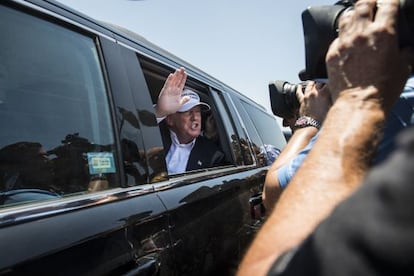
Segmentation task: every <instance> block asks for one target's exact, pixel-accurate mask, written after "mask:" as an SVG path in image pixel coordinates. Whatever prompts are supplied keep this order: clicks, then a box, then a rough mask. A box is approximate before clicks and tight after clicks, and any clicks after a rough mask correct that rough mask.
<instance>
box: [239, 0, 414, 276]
mask: <svg viewBox="0 0 414 276" xmlns="http://www.w3.org/2000/svg"><path fill="white" fill-rule="evenodd" d="M398 4H399V1H398V0H388V1H387V0H383V1H382V4H381V6H379V7H378V9H377V14H376V16H375V20H372V18H373V11H374V8H375V1H374V0H360V1H358V2H357V4H356V6H355V9H354V11H353V12H349V13H348V15H347V17H346V18H345V20H341V23H340V32H339V38H338V39H336V40H335V41H334V43H333V44H332V45H331V47H330V49H329V52H328V55H327V67H328V76H329V82H330V90H331V95H332V96H333V99H336V101H335V103H334V105H333V107H332V108H331V109H330V111H329V113H328V116H327V118H326V120H325V123H324V126H323V128H322V130H321V133H320V135H319V138H318V140H317V141H316V143H315V146H314V148H313V150H312V151H311V152H310V154H309V156H308V158H307V159H306V160H305V161H304V163H303V165H302V167H301V168H300V169H299V171H298V172H297V174H296V175H295V177H294V178H293V180H292V181H291V183H290V184H289V186H288V187H287V189H286V191H284V192H283V194H282V196H281V197H280V199H279V201H278V204H277V205H276V207H275V209H274V211H273V212H272V214H271V216H270V217H269V219H268V220H267V221H266V223H265V225H264V226H263V228H262V229H261V231H260V232H259V234H258V236H257V237H256V239H255V241H254V242H253V244H252V246H251V248H250V249H249V251H248V252H247V254H246V256H245V258H244V260H243V262H242V264H241V267H240V271H239V275H265V274H266V273H267V272H268V270H269V268H270V266H271V265H272V263H273V262H274V261H275V260H276V259H277V258H278V257H279V256H280V255H281V254H282V253H283V252H285V251H287V250H289V249H291V248H293V247H295V246H298V245H299V244H300V243H301V242H302V241H303V239H304V238H305V237H306V236H308V235H309V234H310V233H311V232H312V231H313V230H314V229H315V227H316V226H317V225H318V223H319V222H320V221H321V220H323V219H325V218H326V217H327V216H328V215H329V214H330V212H331V211H332V210H333V208H334V207H335V206H336V205H337V204H338V203H339V202H340V201H342V200H343V199H344V198H346V197H348V196H349V195H350V194H351V193H352V192H353V191H354V190H355V189H356V188H357V187H358V186H359V185H360V183H361V182H362V180H363V178H364V176H365V173H366V171H367V168H368V167H369V164H370V161H371V159H372V156H373V153H374V150H375V147H376V145H377V143H378V140H379V136H380V134H381V128H382V124H383V122H384V118H385V115H386V114H387V113H388V112H389V110H390V109H391V107H392V105H393V104H394V102H395V100H396V99H397V97H398V96H399V94H400V92H401V91H402V88H403V86H404V82H405V80H406V77H407V76H408V71H409V70H408V69H407V68H408V66H407V60H410V59H409V58H408V56H405V55H404V53H403V52H401V51H400V50H399V48H398V43H397V35H396V34H395V32H396V31H395V28H396V27H395V25H396V14H397V11H398ZM355 45H357V46H355ZM373 49H375V50H373ZM411 60H412V59H411ZM327 246H328V245H327Z"/></svg>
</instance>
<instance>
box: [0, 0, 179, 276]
mask: <svg viewBox="0 0 414 276" xmlns="http://www.w3.org/2000/svg"><path fill="white" fill-rule="evenodd" d="M36 3H37V5H36V4H33V3H31V4H28V3H25V2H22V1H19V2H18V3H17V2H14V1H2V2H1V3H0V14H1V16H0V35H1V36H2V37H7V40H3V41H2V42H1V43H0V56H1V61H2V62H1V66H0V67H1V68H0V69H1V70H0V71H1V72H2V73H1V75H0V80H1V81H0V82H1V84H2V87H1V91H0V95H1V103H0V115H1V116H0V120H1V126H2V132H1V134H0V163H1V168H0V170H1V171H0V176H1V180H0V204H1V206H0V245H1V248H2V249H3V250H2V253H0V273H1V274H14V275H105V274H117V275H119V274H123V273H131V274H139V273H144V274H146V275H153V274H157V273H159V272H160V271H161V270H162V269H164V267H166V266H168V265H170V264H172V262H171V261H170V260H169V258H170V254H169V253H168V252H169V250H170V248H171V246H170V245H171V243H170V236H169V221H168V216H167V213H166V208H165V206H164V205H163V204H162V202H161V200H160V199H159V197H158V195H157V194H156V193H155V191H154V188H153V186H152V185H150V184H148V183H147V179H148V173H147V172H148V168H147V167H146V162H147V161H146V160H145V159H142V158H141V157H142V155H145V149H144V147H143V145H142V140H143V138H142V133H141V129H140V128H139V126H137V125H136V124H135V121H134V120H133V119H130V117H127V118H128V119H127V118H126V117H125V116H128V115H130V116H132V117H134V116H136V117H137V118H139V116H138V114H137V110H136V108H135V106H134V105H131V103H133V100H132V94H131V89H130V84H129V83H128V79H127V78H125V75H123V74H122V72H125V71H126V70H125V68H124V65H123V63H122V60H121V57H120V52H119V49H118V48H117V45H116V41H115V40H114V39H113V38H112V34H111V33H110V32H107V31H105V29H104V28H103V27H102V26H98V25H96V24H94V23H92V22H90V20H86V19H85V18H82V17H81V16H79V15H76V14H75V13H74V12H73V11H68V10H66V9H60V8H59V7H58V6H57V5H56V6H55V5H54V4H53V5H52V4H50V3H46V2H43V1H36ZM84 24H87V25H84ZM154 120H155V118H154ZM123 141H126V142H125V143H123ZM135 150H136V151H135ZM164 270H165V269H164Z"/></svg>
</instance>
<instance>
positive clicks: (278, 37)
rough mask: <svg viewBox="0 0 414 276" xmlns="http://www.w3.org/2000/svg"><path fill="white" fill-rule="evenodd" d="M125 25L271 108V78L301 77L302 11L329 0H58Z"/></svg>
mask: <svg viewBox="0 0 414 276" xmlns="http://www.w3.org/2000/svg"><path fill="white" fill-rule="evenodd" d="M59 2H61V3H64V4H65V5H67V6H69V7H72V8H74V9H76V10H79V11H81V12H83V13H85V14H87V15H89V16H91V17H93V18H95V19H98V20H103V21H107V22H111V23H114V24H117V25H120V26H123V27H126V28H128V29H130V30H132V31H134V32H136V33H138V34H140V35H142V36H144V37H145V38H146V39H147V40H149V41H151V42H153V43H155V44H157V45H158V46H160V47H161V48H164V49H165V50H167V51H169V52H171V53H173V54H174V55H176V56H178V57H180V58H182V59H184V60H185V61H187V62H189V63H191V64H193V65H195V66H197V67H198V68H200V69H201V70H203V71H205V72H206V73H208V74H210V75H212V76H214V77H215V78H217V79H219V80H221V81H223V82H224V83H226V84H228V85H230V86H231V87H233V88H234V89H236V90H238V91H239V92H241V93H243V94H245V95H247V96H249V97H250V98H252V99H254V100H255V101H257V102H258V103H260V104H261V105H263V106H265V107H266V108H267V110H268V111H269V112H270V101H269V93H268V83H269V81H271V80H286V81H289V82H292V83H297V82H299V78H298V72H299V71H300V70H301V69H303V68H304V66H305V54H304V53H305V49H304V42H303V30H302V21H301V13H302V11H303V10H304V9H306V8H307V7H308V6H318V5H331V4H333V3H334V2H336V1H333V0H332V1H327V0H285V1H278V0H204V1H199V0H176V1H172V0H145V1H128V0H86V1H85V0H59Z"/></svg>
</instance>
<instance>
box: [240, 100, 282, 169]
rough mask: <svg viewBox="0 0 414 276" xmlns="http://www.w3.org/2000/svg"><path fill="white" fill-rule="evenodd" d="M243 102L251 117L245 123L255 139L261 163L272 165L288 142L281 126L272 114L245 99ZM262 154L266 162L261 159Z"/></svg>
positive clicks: (255, 147) (250, 134) (255, 146)
mask: <svg viewBox="0 0 414 276" xmlns="http://www.w3.org/2000/svg"><path fill="white" fill-rule="evenodd" d="M241 103H242V105H243V107H244V109H245V110H246V112H247V114H248V115H249V117H250V120H245V124H246V127H247V129H248V131H249V136H250V137H251V139H253V142H254V145H253V147H254V150H255V152H256V153H257V154H256V156H257V157H258V159H259V162H260V163H261V164H267V165H270V164H271V163H273V161H274V160H275V159H276V158H277V156H278V155H279V154H280V151H281V150H282V149H283V147H284V146H285V144H286V140H285V138H284V136H283V133H282V131H281V128H280V126H279V125H278V123H277V121H276V119H275V118H274V117H273V116H272V115H270V114H268V113H266V112H265V111H263V110H260V109H259V108H257V107H254V106H253V105H251V104H249V103H247V102H245V101H241ZM262 156H263V157H264V159H265V162H262V161H261V160H262V158H261V157H262Z"/></svg>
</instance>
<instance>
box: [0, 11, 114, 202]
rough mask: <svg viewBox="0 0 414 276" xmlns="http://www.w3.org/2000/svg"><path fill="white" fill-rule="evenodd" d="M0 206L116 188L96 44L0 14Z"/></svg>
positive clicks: (7, 13) (16, 13)
mask: <svg viewBox="0 0 414 276" xmlns="http://www.w3.org/2000/svg"><path fill="white" fill-rule="evenodd" d="M0 36H1V37H3V38H7V39H3V40H2V42H1V43H0V60H1V65H0V124H1V128H2V131H1V133H0V206H2V207H3V206H5V205H7V204H19V203H22V202H30V201H34V200H45V199H49V198H59V197H62V196H66V195H69V194H75V193H76V194H78V193H84V192H93V191H98V190H102V189H107V188H110V187H113V186H117V183H116V177H115V176H116V166H115V151H114V138H113V132H112V128H111V124H110V115H109V109H108V102H107V98H106V90H105V85H104V81H103V77H102V73H101V70H100V68H101V65H100V64H99V59H98V55H97V51H96V46H95V43H94V40H93V39H92V38H90V37H86V36H83V35H81V34H78V33H76V32H73V31H70V30H68V29H65V28H63V27H60V26H58V25H55V24H52V23H50V22H47V21H44V20H41V19H39V18H36V17H33V16H30V15H26V14H23V13H20V12H19V11H16V10H12V9H9V8H7V7H5V6H0Z"/></svg>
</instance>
